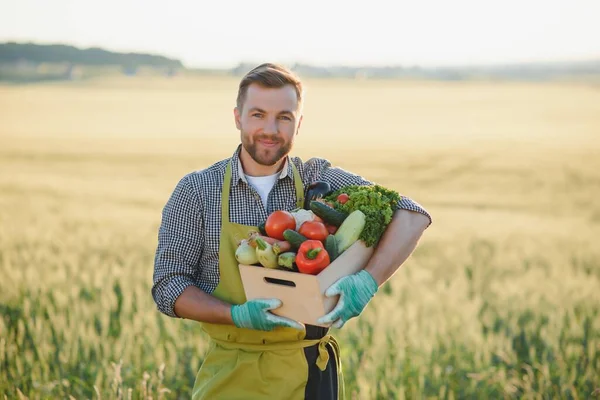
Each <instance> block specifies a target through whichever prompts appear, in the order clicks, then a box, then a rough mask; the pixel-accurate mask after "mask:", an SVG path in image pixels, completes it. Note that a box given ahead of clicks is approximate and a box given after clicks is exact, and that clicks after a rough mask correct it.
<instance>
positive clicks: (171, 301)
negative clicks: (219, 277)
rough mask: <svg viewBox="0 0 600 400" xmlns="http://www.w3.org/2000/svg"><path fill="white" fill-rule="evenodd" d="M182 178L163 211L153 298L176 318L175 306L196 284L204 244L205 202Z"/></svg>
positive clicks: (163, 311)
mask: <svg viewBox="0 0 600 400" xmlns="http://www.w3.org/2000/svg"><path fill="white" fill-rule="evenodd" d="M189 179H190V175H186V176H185V177H183V178H182V179H181V180H180V181H179V183H178V184H177V186H176V187H175V190H174V191H173V193H172V194H171V197H170V198H169V200H168V201H167V203H166V205H165V207H164V208H163V211H162V221H161V224H160V227H159V230H158V247H157V249H156V255H155V259H154V274H153V286H152V297H153V298H154V301H155V303H156V305H157V307H158V310H159V311H160V312H162V313H163V314H166V315H168V316H170V317H173V318H177V317H178V316H177V315H176V314H175V311H174V305H175V301H176V300H177V298H178V297H179V296H180V295H181V293H183V291H184V290H185V288H187V287H188V286H191V285H195V280H196V279H195V278H196V277H197V276H199V261H200V257H201V256H202V247H203V244H204V230H203V220H202V214H203V213H202V202H201V199H200V198H199V197H198V196H199V194H197V193H195V192H194V191H193V190H192V187H191V185H190V182H189Z"/></svg>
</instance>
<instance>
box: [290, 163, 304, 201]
mask: <svg viewBox="0 0 600 400" xmlns="http://www.w3.org/2000/svg"><path fill="white" fill-rule="evenodd" d="M289 162H290V164H292V172H293V174H294V186H295V187H296V207H297V208H303V207H304V185H303V184H302V178H300V173H299V172H298V168H296V165H294V163H293V162H292V160H291V159H289Z"/></svg>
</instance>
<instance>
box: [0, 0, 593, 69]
mask: <svg viewBox="0 0 600 400" xmlns="http://www.w3.org/2000/svg"><path fill="white" fill-rule="evenodd" d="M598 21H600V0H563V1H558V0H543V1H542V0H502V1H496V0H489V1H486V0H452V1H448V0H446V1H444V0H438V1H431V0H421V1H415V0H413V1H404V0H387V1H383V0H368V1H353V0H347V1H338V0H331V1H327V0H320V1H312V0H304V1H298V2H286V1H283V0H279V1H273V0H261V1H228V0H216V1H213V2H204V1H198V0H196V1H190V0H169V1H166V0H162V1H157V0H143V1H142V0H102V1H98V0H0V42H6V41H16V42H35V43H62V44H70V45H74V46H77V47H82V48H87V47H102V48H105V49H107V50H112V51H124V52H130V51H131V52H144V53H152V54H161V55H165V56H168V57H172V58H177V59H179V60H181V61H182V62H183V63H184V64H185V65H186V66H187V67H207V68H229V67H233V66H235V65H237V64H238V63H240V62H251V63H258V62H265V61H271V62H282V63H290V64H291V63H296V62H300V63H309V64H315V65H321V66H332V65H347V66H357V65H373V66H383V65H403V66H409V65H410V66H415V65H419V66H425V67H435V66H457V65H491V64H506V63H516V62H532V61H563V60H580V59H589V58H596V59H598V58H600V23H599V22H598Z"/></svg>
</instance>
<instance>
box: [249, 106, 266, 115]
mask: <svg viewBox="0 0 600 400" xmlns="http://www.w3.org/2000/svg"><path fill="white" fill-rule="evenodd" d="M257 111H258V112H259V113H262V114H266V113H267V112H266V111H265V110H263V109H262V108H258V107H252V108H251V109H249V110H248V112H257Z"/></svg>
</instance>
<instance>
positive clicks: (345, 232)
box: [335, 210, 367, 254]
mask: <svg viewBox="0 0 600 400" xmlns="http://www.w3.org/2000/svg"><path fill="white" fill-rule="evenodd" d="M366 221H367V217H366V216H365V214H364V213H363V212H362V211H360V210H355V211H352V213H350V215H348V218H346V219H345V220H344V222H343V223H342V225H340V227H339V228H338V230H337V232H335V240H336V241H337V245H338V252H339V254H342V253H343V252H344V251H346V249H348V247H350V246H352V244H354V242H356V241H357V240H358V238H359V237H360V234H361V233H362V231H363V229H364V227H365V223H366Z"/></svg>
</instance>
